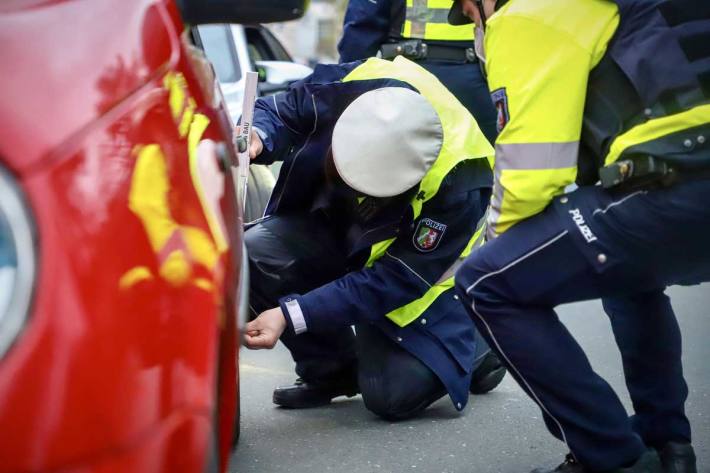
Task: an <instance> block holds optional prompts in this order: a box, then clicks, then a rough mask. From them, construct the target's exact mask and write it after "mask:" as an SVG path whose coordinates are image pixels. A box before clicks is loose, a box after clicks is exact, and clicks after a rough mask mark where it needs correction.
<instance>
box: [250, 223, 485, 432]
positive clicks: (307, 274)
mask: <svg viewBox="0 0 710 473" xmlns="http://www.w3.org/2000/svg"><path fill="white" fill-rule="evenodd" d="M334 233H335V232H334V231H333V229H332V228H330V227H329V225H328V224H326V223H325V222H324V221H323V219H319V218H315V217H314V216H306V215H290V216H274V217H268V218H266V219H264V220H261V221H260V222H259V223H257V224H255V225H254V226H252V227H251V228H249V230H248V231H247V232H246V233H245V243H246V247H247V253H248V255H249V273H250V279H251V281H250V295H249V299H250V306H251V310H252V316H254V317H255V316H256V315H258V314H259V313H260V312H262V311H264V310H266V309H270V308H272V307H276V306H278V300H279V298H280V297H283V296H286V295H288V294H292V293H294V292H299V293H305V292H307V291H310V290H312V289H315V288H317V287H319V286H321V285H323V284H325V283H328V282H330V281H332V280H334V279H337V278H338V277H340V276H342V275H343V274H345V272H346V267H347V262H346V260H345V255H344V254H343V251H342V248H340V246H339V245H338V242H337V241H336V239H335V238H334V237H333V234H334ZM355 329H356V333H354V332H353V330H352V329H351V328H350V327H342V328H340V329H338V330H333V331H331V332H329V333H310V332H306V333H302V334H300V335H294V334H293V333H289V331H286V332H284V334H283V335H282V336H281V341H282V342H283V343H284V345H286V347H287V348H288V349H289V351H290V352H291V355H292V356H293V360H294V361H295V363H296V373H297V374H298V376H299V377H300V378H303V379H304V380H306V381H309V382H319V381H323V380H327V379H329V378H336V379H342V378H344V377H348V376H354V377H357V382H358V385H359V388H360V392H361V393H362V399H363V402H364V403H365V406H366V407H367V408H368V409H369V410H370V411H372V412H374V413H375V414H377V415H378V416H380V417H383V418H385V419H388V420H402V419H407V418H410V417H414V416H416V415H418V414H420V413H421V412H422V411H423V410H424V409H426V408H427V407H428V406H429V405H430V404H431V403H433V402H434V401H436V400H437V399H439V398H441V397H443V396H445V395H446V388H445V387H444V385H443V383H442V382H441V381H440V380H439V378H438V377H437V376H436V374H435V373H434V372H433V371H432V370H431V369H429V368H428V367H427V366H426V365H425V364H424V363H422V362H421V361H420V360H418V359H417V358H416V357H414V356H412V355H411V354H410V353H408V352H407V351H406V350H404V349H403V348H402V347H401V346H399V345H398V344H397V343H394V342H393V341H392V340H390V339H389V338H387V336H386V335H385V334H384V333H383V332H382V331H381V330H380V329H379V328H377V327H375V326H374V325H367V324H361V325H358V326H356V328H355ZM480 345H481V350H482V351H483V350H485V352H487V351H488V347H487V346H486V345H485V344H484V343H480ZM476 366H477V365H476ZM474 368H475V367H474Z"/></svg>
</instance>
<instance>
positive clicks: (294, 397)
mask: <svg viewBox="0 0 710 473" xmlns="http://www.w3.org/2000/svg"><path fill="white" fill-rule="evenodd" d="M349 378H350V379H347V380H344V379H336V380H328V381H317V382H308V381H304V380H302V379H301V378H298V379H297V380H296V382H295V383H293V384H292V385H290V386H279V387H278V388H276V389H274V397H273V400H274V404H276V405H278V406H281V407H287V408H290V409H304V408H307V407H318V406H325V405H326V404H330V401H332V400H333V398H336V397H338V396H348V397H353V396H355V395H356V394H358V393H359V392H360V389H359V388H358V386H357V381H355V380H354V379H351V378H352V377H349Z"/></svg>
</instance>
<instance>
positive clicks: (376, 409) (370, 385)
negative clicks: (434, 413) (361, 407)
mask: <svg viewBox="0 0 710 473" xmlns="http://www.w3.org/2000/svg"><path fill="white" fill-rule="evenodd" d="M359 382H360V391H361V392H362V400H363V402H364V403H365V407H366V408H367V409H368V410H369V411H370V412H372V413H374V414H375V415H377V416H379V417H382V418H383V419H385V420H389V421H399V420H405V419H409V418H411V417H414V416H416V415H417V414H419V413H420V412H421V411H423V410H424V408H425V407H426V406H421V404H422V401H421V400H419V399H416V398H413V397H412V396H411V395H410V393H408V389H407V387H406V386H392V385H391V382H390V380H385V379H383V378H374V379H373V378H369V379H366V380H365V379H363V377H360V381H359Z"/></svg>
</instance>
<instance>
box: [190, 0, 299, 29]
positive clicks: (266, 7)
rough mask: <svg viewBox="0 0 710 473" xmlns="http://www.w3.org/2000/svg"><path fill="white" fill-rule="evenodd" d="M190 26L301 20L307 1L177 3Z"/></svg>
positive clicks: (259, 0)
mask: <svg viewBox="0 0 710 473" xmlns="http://www.w3.org/2000/svg"><path fill="white" fill-rule="evenodd" d="M176 1H177V5H178V8H179V9H180V13H181V14H182V19H183V21H184V22H185V23H187V24H189V25H193V26H194V25H203V24H208V23H272V22H277V21H288V20H295V19H296V18H300V17H301V16H303V13H304V12H305V11H306V8H308V4H309V2H310V0H176Z"/></svg>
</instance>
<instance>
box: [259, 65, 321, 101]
mask: <svg viewBox="0 0 710 473" xmlns="http://www.w3.org/2000/svg"><path fill="white" fill-rule="evenodd" d="M256 70H257V71H258V72H259V92H260V93H261V95H269V94H277V93H279V92H283V91H285V90H287V89H288V86H289V85H290V84H291V83H292V82H295V81H297V80H301V79H303V78H305V77H307V76H308V75H310V74H311V73H312V72H313V69H311V68H310V67H308V66H304V65H303V64H297V63H295V62H290V61H257V62H256ZM262 77H263V79H262Z"/></svg>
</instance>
